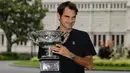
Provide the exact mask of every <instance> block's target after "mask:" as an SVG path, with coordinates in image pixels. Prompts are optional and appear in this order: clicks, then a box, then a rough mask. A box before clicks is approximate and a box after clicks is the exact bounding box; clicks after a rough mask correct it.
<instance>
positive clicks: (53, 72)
mask: <svg viewBox="0 0 130 73" xmlns="http://www.w3.org/2000/svg"><path fill="white" fill-rule="evenodd" d="M40 73H61V72H55V71H51V72H45V71H41V72H40Z"/></svg>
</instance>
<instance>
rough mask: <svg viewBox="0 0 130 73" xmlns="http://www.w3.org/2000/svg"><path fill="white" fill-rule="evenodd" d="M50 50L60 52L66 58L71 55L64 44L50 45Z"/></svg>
mask: <svg viewBox="0 0 130 73" xmlns="http://www.w3.org/2000/svg"><path fill="white" fill-rule="evenodd" d="M51 50H52V52H53V53H56V54H60V55H62V56H65V57H67V58H71V56H72V55H73V54H72V53H71V52H70V51H69V50H68V49H67V48H66V47H65V46H63V45H61V44H56V45H54V46H52V48H51Z"/></svg>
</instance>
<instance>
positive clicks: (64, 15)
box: [64, 15, 76, 18]
mask: <svg viewBox="0 0 130 73" xmlns="http://www.w3.org/2000/svg"><path fill="white" fill-rule="evenodd" d="M64 16H65V17H70V16H68V15H64ZM75 17H76V16H73V18H75Z"/></svg>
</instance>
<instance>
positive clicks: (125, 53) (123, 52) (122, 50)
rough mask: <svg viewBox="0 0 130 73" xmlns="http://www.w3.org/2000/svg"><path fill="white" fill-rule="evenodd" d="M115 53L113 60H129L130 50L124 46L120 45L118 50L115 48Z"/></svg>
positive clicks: (112, 55) (112, 56) (113, 53)
mask: <svg viewBox="0 0 130 73" xmlns="http://www.w3.org/2000/svg"><path fill="white" fill-rule="evenodd" d="M113 49H114V51H113V52H112V54H111V55H110V56H111V59H114V60H115V59H122V58H123V59H127V58H128V57H129V50H128V48H126V47H124V46H123V45H120V46H118V47H116V48H113Z"/></svg>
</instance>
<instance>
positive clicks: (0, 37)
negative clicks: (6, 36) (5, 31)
mask: <svg viewBox="0 0 130 73" xmlns="http://www.w3.org/2000/svg"><path fill="white" fill-rule="evenodd" d="M1 45H2V35H1V34H0V46H1Z"/></svg>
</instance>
